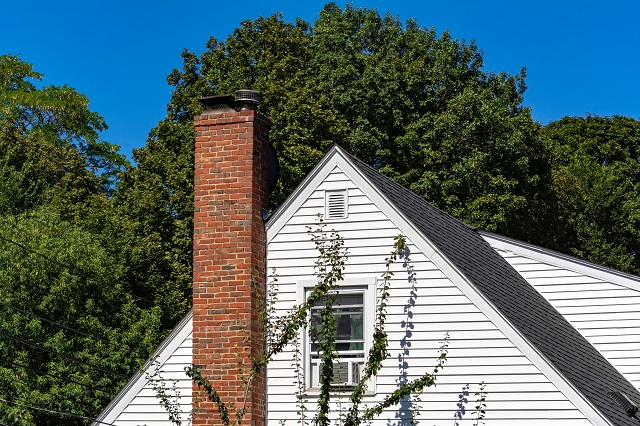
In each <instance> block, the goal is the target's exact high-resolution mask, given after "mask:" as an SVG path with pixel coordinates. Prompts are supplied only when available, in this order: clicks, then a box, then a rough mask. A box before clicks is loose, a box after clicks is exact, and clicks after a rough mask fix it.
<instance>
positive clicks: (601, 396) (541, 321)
mask: <svg viewBox="0 0 640 426" xmlns="http://www.w3.org/2000/svg"><path fill="white" fill-rule="evenodd" d="M350 159H351V161H352V162H353V164H354V166H356V167H357V168H358V169H359V170H360V171H361V173H362V174H363V175H364V176H365V177H366V178H367V179H368V180H369V181H370V182H371V183H372V184H373V185H375V186H376V187H377V188H378V190H379V191H380V192H381V193H382V194H383V195H384V196H385V197H386V198H387V199H388V200H389V201H390V202H391V203H392V204H394V205H395V206H396V208H397V209H398V210H399V211H400V212H401V213H402V214H403V215H405V216H406V218H407V219H408V220H410V221H411V222H412V223H413V224H414V226H415V227H416V228H417V229H418V230H420V231H421V232H422V233H423V234H424V235H425V236H426V237H427V238H428V239H429V240H430V241H431V242H432V243H433V244H435V245H436V246H437V247H438V248H439V249H440V251H441V252H442V253H443V254H444V255H445V256H447V257H448V258H449V260H450V261H451V262H452V263H453V264H454V265H455V266H456V267H457V268H458V269H459V270H460V271H461V272H462V273H463V274H464V275H465V276H466V277H467V279H468V280H469V281H470V282H471V283H472V284H473V285H475V286H476V288H477V289H478V290H480V291H481V292H482V293H483V294H484V296H485V297H486V298H487V299H488V300H489V301H490V302H491V303H493V304H494V305H495V306H496V308H497V309H498V310H499V311H500V312H501V313H502V314H503V315H504V316H505V317H506V318H507V320H508V321H510V322H511V323H512V324H513V325H514V326H515V327H516V328H517V329H518V330H519V331H520V333H522V335H523V336H524V337H525V338H526V339H527V340H529V341H530V342H531V343H532V344H533V345H534V346H535V347H536V348H537V349H538V350H539V351H540V352H541V353H542V354H543V355H544V356H545V357H546V358H547V359H548V360H549V361H550V362H551V363H552V364H553V365H554V366H555V368H556V369H557V370H558V371H559V372H560V373H561V374H563V375H564V376H565V377H566V378H567V379H568V380H569V381H570V382H571V383H572V384H573V386H575V388H577V389H578V390H579V391H580V392H581V393H582V394H583V395H584V396H585V397H586V398H587V399H588V400H589V401H590V402H591V403H592V404H593V405H594V406H595V407H596V408H597V409H598V410H600V412H602V413H603V414H604V415H605V416H606V417H607V418H608V419H609V421H610V422H611V423H612V424H614V425H634V426H636V425H637V424H638V423H637V422H636V421H635V420H633V419H632V418H630V417H629V416H627V414H626V413H625V412H624V410H623V409H622V408H620V407H619V406H618V405H617V404H616V403H615V402H614V401H613V400H612V399H611V398H610V397H609V395H608V392H611V391H614V390H619V391H621V392H624V393H625V394H626V395H627V396H629V397H630V398H631V399H632V400H633V401H636V403H640V392H638V390H637V389H636V388H635V387H634V386H633V385H632V384H631V383H629V381H627V380H626V379H625V378H624V377H623V376H622V375H621V374H620V373H619V372H618V371H617V370H616V369H615V368H614V367H613V366H612V365H611V364H610V363H609V361H607V360H606V359H605V358H604V357H603V356H602V355H601V354H600V352H598V351H597V350H596V349H595V348H594V347H593V346H592V345H591V344H590V343H589V342H588V341H587V340H586V339H585V338H584V337H583V336H582V335H581V334H580V333H579V332H578V331H577V330H576V329H575V328H574V327H573V326H572V325H571V324H570V323H569V322H568V321H567V320H566V319H565V318H564V317H563V316H562V315H561V314H560V313H559V312H558V311H557V310H556V309H555V308H553V306H551V304H550V303H549V302H548V301H547V300H546V299H545V298H544V297H543V296H542V295H541V294H540V293H539V292H538V291H537V290H535V288H534V287H532V286H531V285H530V284H529V283H528V282H527V281H526V280H525V279H524V278H522V277H521V276H520V274H518V272H516V270H515V269H513V268H512V267H511V266H510V265H509V264H508V263H507V262H506V261H505V260H504V259H503V258H502V257H501V256H500V255H499V254H498V253H496V252H495V250H493V248H492V247H491V246H490V245H489V244H488V243H487V242H486V241H485V240H484V239H483V238H482V237H481V235H480V234H479V233H478V232H477V231H476V230H475V229H474V228H472V227H470V226H468V225H466V224H464V223H462V222H460V221H459V220H457V219H455V218H454V217H452V216H450V215H448V214H446V213H444V212H443V211H441V210H439V209H437V208H436V207H434V206H432V205H431V204H429V203H428V202H427V201H426V200H425V199H424V198H422V197H420V196H418V195H417V194H415V193H413V192H411V191H409V190H407V189H406V188H404V187H402V186H401V185H399V184H397V183H395V182H394V181H392V180H391V179H389V178H387V177H386V176H383V175H382V174H380V173H379V172H378V171H377V170H375V169H374V168H372V167H370V166H369V165H367V164H366V163H364V162H362V161H360V160H358V159H357V158H355V157H353V156H350Z"/></svg>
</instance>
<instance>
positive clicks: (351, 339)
mask: <svg viewBox="0 0 640 426" xmlns="http://www.w3.org/2000/svg"><path fill="white" fill-rule="evenodd" d="M363 302H364V294H363V293H338V294H337V295H336V299H335V302H334V304H333V317H334V320H335V326H336V334H335V340H336V342H335V346H334V347H335V349H336V350H337V351H339V352H341V353H342V352H344V351H359V352H360V353H361V352H363V351H364V313H363V312H364V309H363V304H364V303H363ZM322 307H323V305H322V303H317V304H316V306H315V307H314V308H313V309H312V310H311V330H310V334H311V336H312V337H315V338H316V340H317V339H320V332H321V331H322V323H321V318H320V310H321V308H322ZM311 351H312V356H314V355H315V354H317V351H318V347H317V345H316V344H312V345H311ZM345 355H346V354H345Z"/></svg>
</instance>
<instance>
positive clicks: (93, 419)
mask: <svg viewBox="0 0 640 426" xmlns="http://www.w3.org/2000/svg"><path fill="white" fill-rule="evenodd" d="M0 401H1V402H6V403H7V404H12V405H17V406H18V407H24V408H29V409H32V410H37V411H44V412H45V413H51V414H60V415H63V416H69V417H75V418H76V419H82V420H91V421H94V422H96V423H100V424H102V425H109V426H116V425H114V424H113V423H105V422H101V421H100V420H98V419H96V418H94V417H87V416H81V415H80V414H73V413H68V412H66V411H57V410H52V409H50V408H43V407H34V406H33V405H28V404H24V403H22V402H16V401H8V400H6V399H2V398H0Z"/></svg>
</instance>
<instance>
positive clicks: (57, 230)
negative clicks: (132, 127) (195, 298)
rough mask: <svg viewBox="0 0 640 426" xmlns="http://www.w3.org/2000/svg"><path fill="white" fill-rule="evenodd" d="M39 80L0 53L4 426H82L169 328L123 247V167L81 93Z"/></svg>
mask: <svg viewBox="0 0 640 426" xmlns="http://www.w3.org/2000/svg"><path fill="white" fill-rule="evenodd" d="M41 77H42V76H41V75H40V74H38V73H36V72H34V71H33V69H32V66H31V65H30V64H27V63H25V62H23V61H21V60H20V59H19V58H18V57H16V56H10V55H4V56H0V399H1V400H2V401H0V423H8V424H12V425H25V426H26V425H39V424H48V425H72V424H78V425H80V424H85V421H84V420H82V418H81V417H92V416H95V414H96V413H97V412H99V410H100V409H101V408H102V407H103V406H104V405H105V404H106V403H107V402H108V401H109V400H110V399H112V398H113V396H114V395H115V393H116V392H117V391H118V390H119V389H120V387H121V386H122V385H123V383H124V382H125V381H126V379H127V378H128V377H129V376H130V375H131V374H132V373H133V372H135V371H136V369H138V368H139V367H140V365H141V364H142V363H143V362H144V361H145V360H146V358H147V357H148V356H149V354H150V353H151V351H152V350H154V348H155V347H156V345H157V344H158V342H159V340H160V339H161V337H162V332H163V330H162V328H161V314H160V309H159V308H158V307H150V306H149V304H148V302H145V301H142V300H141V299H140V298H139V297H138V296H139V295H138V294H136V293H137V292H138V291H139V287H138V286H136V285H135V284H132V281H131V280H130V279H129V276H128V274H127V272H128V268H127V265H128V262H127V259H126V257H125V256H124V254H123V252H122V250H120V248H119V247H121V246H123V245H125V244H126V241H127V239H126V238H127V234H126V233H122V232H121V230H126V229H127V222H125V221H124V220H121V218H120V217H121V215H119V214H118V213H117V212H116V211H115V209H114V207H113V203H112V199H113V198H112V193H113V191H114V189H115V187H114V185H115V178H116V175H117V173H119V172H120V171H121V170H122V168H123V167H124V166H125V165H126V161H125V160H124V157H123V156H122V155H121V154H119V153H118V147H117V146H115V145H112V144H109V143H107V142H104V141H101V140H100V139H99V137H98V135H99V131H101V130H103V129H104V128H106V124H105V123H104V119H103V118H102V117H101V116H100V115H99V114H97V113H95V112H92V111H90V110H89V109H88V99H87V98H86V97H85V96H84V95H81V94H79V93H77V92H76V91H75V90H73V89H71V88H69V87H67V86H63V87H56V86H45V87H43V88H37V87H36V86H35V85H33V84H32V83H31V82H30V79H34V78H36V79H39V78H41ZM34 407H35V408H34ZM54 412H62V413H66V414H56V413H54ZM73 416H75V417H73ZM78 416H80V417H78Z"/></svg>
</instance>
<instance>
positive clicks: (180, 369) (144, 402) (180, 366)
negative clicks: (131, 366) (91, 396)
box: [94, 312, 193, 426]
mask: <svg viewBox="0 0 640 426" xmlns="http://www.w3.org/2000/svg"><path fill="white" fill-rule="evenodd" d="M192 324H193V322H192V317H191V312H189V313H188V314H187V315H186V316H185V318H183V319H182V321H180V323H178V325H177V326H176V327H175V328H174V330H173V331H172V332H171V334H170V335H169V336H168V337H167V338H166V339H165V340H164V341H163V342H162V343H161V344H160V347H159V348H158V350H157V351H156V352H155V353H154V355H153V356H152V358H151V359H152V360H153V359H155V360H156V362H155V363H148V364H147V366H146V369H145V371H144V373H139V374H136V375H135V376H134V377H133V378H132V379H131V380H130V381H129V383H127V385H126V386H125V388H124V389H123V390H122V391H120V393H119V394H118V395H117V396H116V398H115V399H114V400H113V401H112V402H111V404H110V405H109V406H108V407H107V408H106V409H105V410H104V411H103V413H102V414H101V415H100V416H99V417H98V420H99V421H101V422H104V423H107V424H113V425H116V426H139V425H147V426H152V425H153V426H156V425H157V426H172V425H174V423H172V422H171V421H170V420H169V415H168V413H167V411H166V410H165V408H164V407H162V406H161V405H160V402H159V399H158V397H157V396H156V392H155V391H154V390H153V386H152V384H151V383H150V382H149V380H147V377H148V375H152V374H153V373H154V371H155V370H156V368H158V369H159V371H160V376H159V377H161V378H162V379H163V380H164V381H165V384H166V386H165V388H166V389H167V393H168V394H170V395H175V390H177V392H178V393H179V395H180V398H179V402H178V404H179V406H180V410H181V411H182V414H181V418H182V420H183V421H184V422H183V424H187V421H188V419H189V416H190V413H191V396H192V383H191V380H190V379H189V378H188V377H187V375H186V374H185V371H184V369H185V367H187V366H190V365H191V364H192V341H191V336H192ZM174 382H175V388H174ZM94 424H95V423H94Z"/></svg>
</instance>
